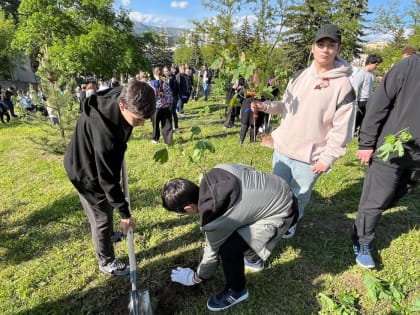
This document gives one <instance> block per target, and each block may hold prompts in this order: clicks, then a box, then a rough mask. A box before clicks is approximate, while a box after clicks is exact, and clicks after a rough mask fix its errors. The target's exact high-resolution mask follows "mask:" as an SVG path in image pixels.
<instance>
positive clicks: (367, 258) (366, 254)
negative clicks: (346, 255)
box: [356, 244, 375, 269]
mask: <svg viewBox="0 0 420 315" xmlns="http://www.w3.org/2000/svg"><path fill="white" fill-rule="evenodd" d="M371 251H372V247H371V245H370V244H360V248H359V253H358V254H357V256H356V262H357V264H358V265H359V266H361V267H363V268H369V269H371V268H375V261H374V260H373V257H372V255H371V253H370V252H371Z"/></svg>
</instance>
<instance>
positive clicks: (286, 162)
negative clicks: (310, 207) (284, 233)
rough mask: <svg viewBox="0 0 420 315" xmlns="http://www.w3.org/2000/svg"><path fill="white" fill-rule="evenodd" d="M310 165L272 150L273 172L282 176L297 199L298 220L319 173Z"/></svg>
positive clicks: (301, 215) (309, 197)
mask: <svg viewBox="0 0 420 315" xmlns="http://www.w3.org/2000/svg"><path fill="white" fill-rule="evenodd" d="M311 166H312V165H311V164H309V163H304V162H301V161H298V160H294V159H291V158H288V157H287V156H285V155H283V154H281V153H280V152H278V151H276V150H274V154H273V174H275V175H277V176H280V177H281V178H283V179H284V180H285V181H286V182H287V183H288V184H289V186H290V189H291V190H292V192H293V193H294V194H295V196H296V198H297V199H298V206H299V220H300V219H301V218H302V217H303V214H304V210H305V206H306V204H307V203H308V202H309V199H311V193H312V188H313V187H314V185H315V182H316V180H317V179H318V177H319V174H315V173H314V172H313V171H312V169H311Z"/></svg>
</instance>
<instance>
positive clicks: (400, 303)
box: [318, 274, 420, 315]
mask: <svg viewBox="0 0 420 315" xmlns="http://www.w3.org/2000/svg"><path fill="white" fill-rule="evenodd" d="M363 282H364V285H365V288H366V290H367V295H368V297H369V298H370V299H371V300H372V301H373V302H374V303H375V304H377V303H378V301H380V300H382V301H389V304H390V305H391V307H392V309H393V311H394V312H395V314H415V313H416V312H419V311H420V298H417V299H416V300H415V302H414V304H411V305H407V301H406V298H407V294H408V293H409V292H410V291H413V290H416V289H418V287H416V288H412V289H409V290H406V291H404V290H403V289H402V287H403V285H402V283H401V281H399V280H396V281H389V282H387V281H384V280H382V279H379V278H376V277H374V276H372V275H371V274H365V276H364V278H363ZM318 296H319V297H320V299H321V301H322V302H323V304H324V305H323V307H322V309H321V310H320V312H319V314H330V313H334V314H340V315H357V314H359V312H358V302H359V296H358V295H351V294H346V293H340V294H339V295H338V297H332V296H330V295H326V294H324V293H322V292H321V293H319V294H318ZM393 314H394V313H393Z"/></svg>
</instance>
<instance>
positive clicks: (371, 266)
mask: <svg viewBox="0 0 420 315" xmlns="http://www.w3.org/2000/svg"><path fill="white" fill-rule="evenodd" d="M356 263H357V264H358V265H359V266H360V267H362V268H365V269H373V268H375V265H363V264H361V263H360V262H359V261H358V260H357V259H356Z"/></svg>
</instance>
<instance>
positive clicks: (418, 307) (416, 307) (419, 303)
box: [407, 298, 420, 313]
mask: <svg viewBox="0 0 420 315" xmlns="http://www.w3.org/2000/svg"><path fill="white" fill-rule="evenodd" d="M407 310H409V311H410V312H413V313H414V312H420V298H416V302H415V303H414V304H413V305H409V306H408V307H407Z"/></svg>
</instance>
